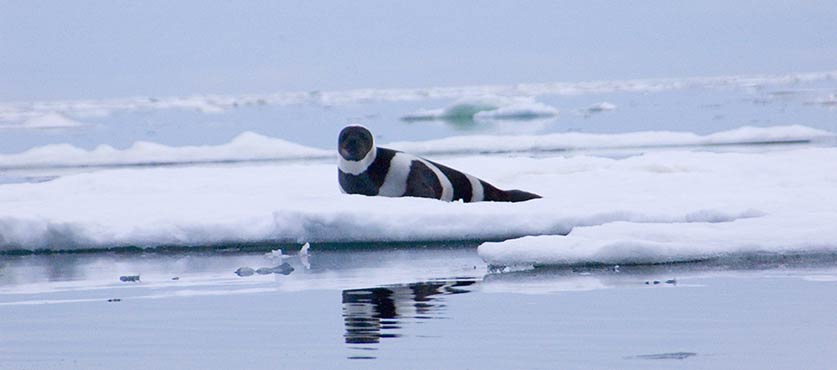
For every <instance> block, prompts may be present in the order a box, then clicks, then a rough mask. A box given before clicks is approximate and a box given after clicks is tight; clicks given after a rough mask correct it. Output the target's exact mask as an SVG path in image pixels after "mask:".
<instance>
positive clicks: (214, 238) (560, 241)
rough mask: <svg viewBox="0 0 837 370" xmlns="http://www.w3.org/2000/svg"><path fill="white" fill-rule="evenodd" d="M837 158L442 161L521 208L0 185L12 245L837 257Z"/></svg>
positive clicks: (311, 171)
mask: <svg viewBox="0 0 837 370" xmlns="http://www.w3.org/2000/svg"><path fill="white" fill-rule="evenodd" d="M834 158H837V148H833V147H805V148H797V149H792V150H790V149H788V150H771V151H764V152H745V153H735V152H725V153H717V152H696V151H687V150H670V151H655V152H649V153H646V154H643V155H639V156H634V157H629V158H624V159H609V158H601V157H592V156H586V155H577V156H572V157H549V158H532V157H525V156H516V157H514V156H505V157H503V156H468V157H459V158H450V159H447V160H445V161H443V163H445V164H447V165H450V166H451V167H453V168H457V169H460V170H462V171H465V172H468V173H471V174H473V175H476V176H478V177H480V178H482V179H484V180H486V181H488V182H491V183H492V184H494V185H497V186H499V187H501V188H520V189H524V190H528V191H532V192H536V193H539V194H541V195H543V196H544V198H543V199H539V200H533V201H529V202H524V203H491V202H484V203H460V202H453V203H447V202H441V201H437V200H432V199H419V198H384V197H366V196H360V195H345V194H342V193H340V191H339V189H338V186H337V169H336V164H320V163H264V164H250V165H246V166H245V165H238V166H217V165H214V166H208V165H203V166H185V167H165V168H159V167H152V168H121V169H109V170H101V171H96V172H91V173H82V174H75V175H68V176H64V177H60V178H57V179H55V180H52V181H48V182H43V183H19V184H5V185H0V250H13V249H29V250H35V249H51V250H72V249H79V248H85V249H87V248H94V249H95V248H109V247H119V246H140V247H154V246H160V245H181V246H191V245H222V244H226V243H238V242H261V241H289V242H299V243H304V242H311V243H317V242H351V241H375V242H381V241H419V242H423V241H444V240H502V239H509V238H516V237H522V236H527V235H549V236H541V237H529V238H524V239H515V240H509V241H506V242H504V243H487V244H484V245H482V246H481V247H480V249H479V253H480V255H481V256H482V257H483V258H484V259H485V260H486V261H488V262H490V263H492V264H505V265H512V264H553V263H559V264H563V263H575V262H591V261H593V262H605V263H629V262H639V263H643V262H659V261H679V260H690V259H695V258H706V257H711V256H718V255H725V254H735V253H747V252H759V251H768V252H776V253H784V252H802V251H812V250H816V251H819V250H834V249H837V248H835V247H837V228H834V226H833V225H834V224H835V221H837V197H835V196H834V195H835V190H834V189H837V161H835V160H834ZM431 159H433V158H432V157H431ZM567 233H569V234H568V235H567V236H556V235H560V234H567Z"/></svg>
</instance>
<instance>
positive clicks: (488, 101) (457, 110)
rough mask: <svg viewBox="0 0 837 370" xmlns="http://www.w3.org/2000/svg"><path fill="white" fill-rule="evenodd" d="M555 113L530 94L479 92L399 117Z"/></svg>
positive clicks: (509, 117) (491, 117) (469, 118)
mask: <svg viewBox="0 0 837 370" xmlns="http://www.w3.org/2000/svg"><path fill="white" fill-rule="evenodd" d="M557 115H558V109H555V108H553V107H550V106H548V105H546V104H543V103H540V102H537V101H535V100H534V99H533V98H530V97H502V96H483V97H476V98H464V99H459V100H457V101H456V102H454V103H453V104H452V105H450V106H449V107H447V108H444V109H429V110H421V111H418V112H414V113H411V114H407V115H405V116H403V117H402V119H404V120H406V121H427V120H443V121H491V120H532V119H539V118H549V117H555V116H557Z"/></svg>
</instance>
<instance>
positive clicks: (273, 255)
mask: <svg viewBox="0 0 837 370" xmlns="http://www.w3.org/2000/svg"><path fill="white" fill-rule="evenodd" d="M264 258H267V259H283V258H290V256H286V255H284V254H282V250H281V249H274V250H272V251H270V252H267V253H265V254H264Z"/></svg>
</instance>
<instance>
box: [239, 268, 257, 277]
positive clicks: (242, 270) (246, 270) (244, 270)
mask: <svg viewBox="0 0 837 370" xmlns="http://www.w3.org/2000/svg"><path fill="white" fill-rule="evenodd" d="M255 272H256V271H255V270H253V269H252V268H250V267H239V268H238V270H235V274H236V275H238V276H242V277H244V276H250V275H253V274H254V273H255Z"/></svg>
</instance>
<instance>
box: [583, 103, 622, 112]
mask: <svg viewBox="0 0 837 370" xmlns="http://www.w3.org/2000/svg"><path fill="white" fill-rule="evenodd" d="M614 109H616V105H615V104H613V103H608V102H606V101H605V102H601V103H596V104H593V105H591V106H589V107H587V109H586V111H587V113H588V114H592V113H601V112H606V111H611V110H614Z"/></svg>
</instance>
